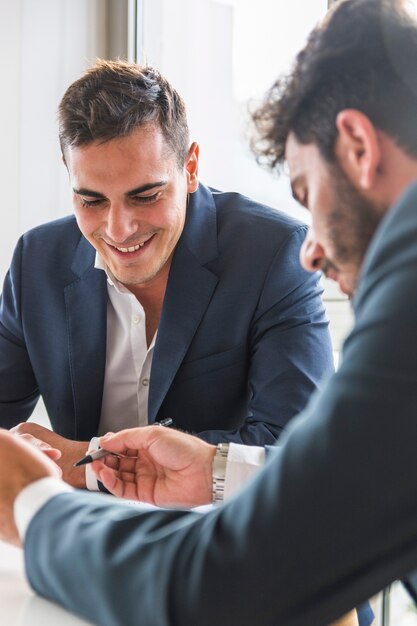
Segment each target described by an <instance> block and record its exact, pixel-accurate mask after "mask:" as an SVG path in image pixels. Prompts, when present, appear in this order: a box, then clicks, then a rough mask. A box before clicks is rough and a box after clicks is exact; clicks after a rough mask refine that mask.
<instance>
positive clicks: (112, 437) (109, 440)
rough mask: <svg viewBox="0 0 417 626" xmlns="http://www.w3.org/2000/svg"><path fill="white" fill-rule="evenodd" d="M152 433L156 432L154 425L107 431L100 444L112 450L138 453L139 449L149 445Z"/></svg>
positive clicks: (123, 452)
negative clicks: (116, 431)
mask: <svg viewBox="0 0 417 626" xmlns="http://www.w3.org/2000/svg"><path fill="white" fill-rule="evenodd" d="M152 433H155V427H154V426H143V427H140V428H127V429H125V430H121V431H119V432H118V433H107V435H104V437H101V439H100V446H101V447H102V448H106V449H107V450H111V451H112V452H120V453H121V454H126V453H130V454H132V455H137V453H138V450H140V449H141V448H146V447H147V446H148V443H149V438H150V436H151V434H152Z"/></svg>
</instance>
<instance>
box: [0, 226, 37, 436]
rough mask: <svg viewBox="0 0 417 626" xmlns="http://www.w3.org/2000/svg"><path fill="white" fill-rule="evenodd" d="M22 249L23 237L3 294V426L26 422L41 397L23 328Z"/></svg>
mask: <svg viewBox="0 0 417 626" xmlns="http://www.w3.org/2000/svg"><path fill="white" fill-rule="evenodd" d="M22 250H23V238H21V239H20V240H19V242H18V244H17V246H16V249H15V252H14V255H13V259H12V263H11V266H10V269H9V271H8V272H7V275H6V278H5V281H4V285H3V292H2V294H1V296H0V425H1V426H2V427H3V428H11V427H12V426H15V425H16V424H18V423H19V422H22V421H25V420H26V419H27V418H28V417H29V416H30V414H31V413H32V411H33V409H34V407H35V405H36V402H37V401H38V399H39V389H38V385H37V382H36V379H35V375H34V373H33V370H32V366H31V363H30V359H29V355H28V352H27V347H26V344H25V337H24V331H23V320H22V312H21V288H22V285H21V264H22ZM39 288H41V279H40V285H39Z"/></svg>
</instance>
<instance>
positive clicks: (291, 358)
mask: <svg viewBox="0 0 417 626" xmlns="http://www.w3.org/2000/svg"><path fill="white" fill-rule="evenodd" d="M59 136H60V143H61V148H62V155H63V161H64V163H65V165H66V167H67V170H68V174H69V182H70V186H71V189H72V194H73V205H74V212H75V217H74V216H71V217H68V218H65V219H61V220H58V221H56V222H52V223H50V224H46V225H44V226H41V227H38V228H36V229H34V230H33V231H31V232H29V233H26V234H25V235H23V237H22V238H21V240H20V241H19V243H18V246H17V248H16V251H15V255H14V258H13V261H12V264H11V267H10V271H9V273H8V275H7V277H6V280H5V284H4V290H3V294H2V297H1V305H0V424H1V425H3V426H4V427H8V428H10V427H15V430H14V432H15V433H19V434H21V435H24V436H25V437H28V438H29V437H34V438H36V439H37V440H39V441H42V440H43V441H44V442H45V444H50V445H51V446H53V447H55V448H59V449H60V450H61V452H62V457H61V459H60V460H59V463H60V465H61V468H62V469H63V471H64V477H65V479H66V480H68V481H69V482H70V483H71V484H73V485H76V486H79V487H83V486H85V485H86V480H87V486H88V487H89V488H94V487H95V486H96V482H95V481H94V480H93V476H92V474H90V473H88V472H87V477H85V473H84V469H79V468H74V467H73V463H74V461H76V460H78V459H79V458H80V457H82V456H84V454H85V452H86V451H87V448H89V447H94V446H95V445H96V444H97V441H96V440H93V441H92V443H90V442H89V440H90V438H92V437H94V436H96V435H99V434H104V433H105V432H107V431H109V430H111V431H117V430H120V429H122V428H126V427H133V426H145V425H147V424H148V423H150V424H152V423H154V422H155V421H159V420H162V419H164V418H171V419H173V420H174V424H175V426H176V427H178V428H180V429H183V430H186V431H191V432H194V433H197V434H198V435H199V436H200V437H201V438H203V439H206V440H208V441H212V442H214V443H218V442H229V441H235V442H240V443H243V442H244V443H246V444H251V445H252V444H258V445H259V444H260V445H263V444H265V443H273V442H274V441H275V440H276V439H277V438H278V437H279V435H280V433H281V431H282V429H283V428H284V427H285V425H286V424H287V422H288V421H289V420H290V419H291V418H292V417H293V416H294V415H295V414H296V413H297V412H299V411H300V410H301V409H302V408H303V407H304V406H305V404H306V402H307V400H308V398H309V396H310V394H311V392H312V391H313V390H314V389H315V388H316V386H317V384H318V383H319V381H320V380H321V379H322V377H323V376H325V375H326V374H327V373H329V372H330V371H331V370H332V355H331V347H330V341H329V335H328V330H327V321H326V317H325V313H324V310H323V305H322V302H321V298H320V294H321V289H320V286H319V285H318V274H316V275H314V276H311V275H310V274H309V273H308V272H305V271H304V270H302V268H300V266H299V264H298V251H299V247H300V245H301V243H302V241H303V239H304V237H305V233H306V227H305V226H304V225H303V224H300V223H299V222H297V221H296V220H293V219H291V218H290V217H288V216H286V215H284V214H283V213H280V212H278V211H275V210H272V209H269V208H267V207H264V206H261V205H259V204H257V203H255V202H253V201H251V200H249V199H248V198H244V197H243V196H240V195H239V194H236V193H221V192H219V191H214V190H212V189H210V188H208V187H205V186H204V185H203V184H201V183H200V184H199V182H198V177H197V175H198V155H199V149H198V146H197V144H196V143H191V142H190V138H189V131H188V125H187V118H186V111H185V106H184V103H183V101H182V99H181V98H180V96H179V95H178V93H177V92H176V91H175V90H174V89H173V87H172V86H171V85H170V84H169V83H168V82H167V81H166V80H165V79H164V78H163V77H162V76H161V75H160V74H159V73H158V72H157V71H155V70H153V69H152V68H150V67H139V66H137V65H131V64H128V63H123V62H105V61H101V62H98V63H97V64H96V65H95V66H94V67H92V68H91V69H90V70H88V71H87V72H86V74H85V75H84V76H82V77H81V78H80V79H79V80H78V81H76V82H75V83H73V84H72V85H71V86H70V87H69V88H68V90H67V92H66V93H65V95H64V97H63V99H62V101H61V104H60V107H59ZM225 165H226V164H225ZM40 395H41V396H42V398H43V400H44V403H45V406H46V409H47V411H48V415H49V417H50V420H51V423H52V427H53V429H54V431H55V432H52V431H50V430H48V429H46V428H42V427H41V426H38V425H36V424H31V423H22V422H24V420H26V419H27V418H28V417H29V416H30V414H31V412H32V410H33V408H34V406H35V404H36V402H37V401H38V398H39V396H40ZM19 422H20V425H18V424H19Z"/></svg>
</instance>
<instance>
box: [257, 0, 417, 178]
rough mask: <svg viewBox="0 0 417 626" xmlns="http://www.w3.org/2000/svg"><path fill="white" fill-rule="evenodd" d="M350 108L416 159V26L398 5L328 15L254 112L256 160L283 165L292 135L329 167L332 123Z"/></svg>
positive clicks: (354, 2)
mask: <svg viewBox="0 0 417 626" xmlns="http://www.w3.org/2000/svg"><path fill="white" fill-rule="evenodd" d="M348 108H353V109H357V110H359V111H362V113H364V114H365V115H367V116H368V117H369V119H370V120H371V121H372V123H373V124H374V125H375V127H376V128H378V129H379V130H382V131H383V132H385V133H386V134H387V135H389V136H390V137H391V138H392V139H393V140H394V141H395V142H396V143H397V145H399V146H401V147H402V148H403V149H404V150H405V151H406V152H407V153H408V154H410V155H411V156H417V23H416V22H415V21H414V19H413V18H412V17H411V16H410V15H409V14H408V13H407V12H406V10H405V8H404V2H402V1H401V0H345V1H343V2H340V3H338V4H336V5H335V7H334V9H333V10H331V11H330V12H329V13H328V14H327V16H326V18H325V19H324V20H323V22H322V23H321V24H320V25H319V26H317V27H316V28H315V29H314V30H313V32H312V33H311V35H310V37H309V39H308V42H307V44H306V46H305V48H304V49H303V50H302V51H301V52H300V53H299V54H298V56H297V58H296V61H295V65H294V67H293V70H292V72H291V74H290V75H289V76H287V77H284V78H281V79H279V80H277V82H276V83H275V84H274V85H273V86H272V88H271V89H270V91H269V92H268V94H267V95H266V97H265V100H264V102H263V104H262V105H261V106H260V107H259V108H257V110H255V111H254V112H253V113H252V119H253V122H254V125H255V133H254V137H253V140H252V148H253V150H254V152H255V154H257V156H258V161H259V162H260V163H263V164H264V165H266V166H268V167H270V168H271V169H275V168H277V167H278V166H279V165H281V164H282V163H283V161H284V159H285V144H286V141H287V138H288V135H289V134H290V133H291V132H292V133H294V135H295V137H296V139H297V141H298V142H299V143H301V144H308V143H314V144H315V145H316V146H317V147H318V149H319V151H320V153H321V155H322V156H323V157H324V158H325V159H326V160H327V161H334V159H335V156H334V145H335V140H336V138H337V128H336V118H337V115H338V113H339V112H340V111H342V110H344V109H348Z"/></svg>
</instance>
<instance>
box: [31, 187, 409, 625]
mask: <svg viewBox="0 0 417 626" xmlns="http://www.w3.org/2000/svg"><path fill="white" fill-rule="evenodd" d="M416 207H417V184H415V185H414V186H413V187H411V188H410V189H409V190H408V192H407V193H406V194H405V196H403V198H402V199H401V200H400V202H399V204H398V205H397V206H396V207H395V208H393V209H391V211H390V212H389V213H388V215H387V216H386V218H385V219H384V220H383V222H382V224H381V225H380V227H379V229H378V231H377V233H376V234H375V236H374V238H373V240H372V243H371V246H370V249H369V251H368V254H367V257H366V260H365V265H364V269H363V274H362V277H361V279H360V283H359V288H358V291H357V296H356V298H355V317H356V321H355V326H354V329H353V331H352V333H351V335H350V336H349V338H348V340H347V341H346V343H345V347H344V358H343V361H342V364H341V366H340V368H339V370H338V372H337V373H336V374H335V375H334V376H333V377H332V378H330V380H329V381H328V383H327V384H326V385H325V387H324V388H323V389H322V390H321V392H318V393H317V394H315V395H314V397H313V398H312V400H311V402H310V403H309V405H308V407H307V408H306V410H305V412H304V415H303V416H302V417H300V418H299V419H297V420H294V421H293V422H292V424H291V425H290V426H289V428H288V430H287V434H286V435H284V437H283V439H285V441H283V442H282V445H281V446H280V449H279V450H277V453H276V454H275V455H272V456H273V458H271V460H270V461H269V462H268V463H267V465H266V467H265V468H264V469H263V470H262V471H261V472H260V473H259V474H258V476H257V477H256V478H255V480H254V481H253V482H252V483H251V484H250V485H249V486H248V488H247V489H246V490H245V491H244V492H243V493H241V494H240V495H239V496H237V497H236V498H234V499H233V500H231V501H230V502H229V503H227V504H225V505H224V506H222V507H220V508H219V509H217V510H215V511H213V512H211V513H208V514H206V515H199V514H197V513H192V512H191V513H189V512H185V511H162V510H161V511H153V512H151V513H149V512H146V511H145V512H144V511H141V510H135V509H133V508H132V507H127V506H125V505H120V504H119V505H117V504H115V503H114V501H112V499H111V498H110V497H108V496H102V497H100V496H91V495H90V494H84V493H81V492H78V493H68V494H62V495H59V496H56V497H54V498H52V499H51V500H50V501H49V502H48V503H47V504H46V505H45V506H44V507H43V508H42V509H41V510H40V511H39V512H38V514H37V515H36V516H35V518H34V519H33V520H32V522H31V524H30V525H29V528H28V532H27V535H26V539H25V558H26V568H27V573H28V576H29V580H30V582H31V585H32V586H33V588H34V589H35V590H37V591H38V592H39V593H40V594H42V595H44V596H46V597H48V598H51V599H53V600H54V601H57V602H59V603H61V604H63V605H64V606H65V607H67V608H69V609H70V610H71V611H74V612H76V613H79V614H80V615H83V616H85V617H86V618H87V619H90V620H92V621H93V622H94V623H96V624H100V625H102V626H121V625H123V626H135V625H136V624H146V625H147V626H151V625H155V626H156V625H158V626H170V625H172V624H178V625H181V626H195V625H196V624H198V625H199V626H212V625H213V624H216V626H230V625H232V624H233V625H236V624H239V625H240V626H253V624H260V625H262V626H277V625H278V624H279V626H306V625H309V626H312V625H314V626H323V625H325V624H329V623H330V622H332V621H333V620H334V619H336V618H337V617H339V616H340V615H342V614H343V613H345V612H346V611H347V610H348V609H350V608H351V607H352V606H354V605H355V604H358V603H359V602H361V601H362V600H364V599H365V598H367V597H370V596H372V595H374V594H375V593H376V592H377V591H378V590H380V589H381V588H383V587H384V586H386V585H387V584H389V583H390V582H392V581H393V580H395V579H396V578H401V577H404V576H406V575H407V574H408V573H409V572H410V571H412V570H413V569H415V568H416V567H417V496H416V485H417V417H416V407H417V244H416V242H417V210H416Z"/></svg>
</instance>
